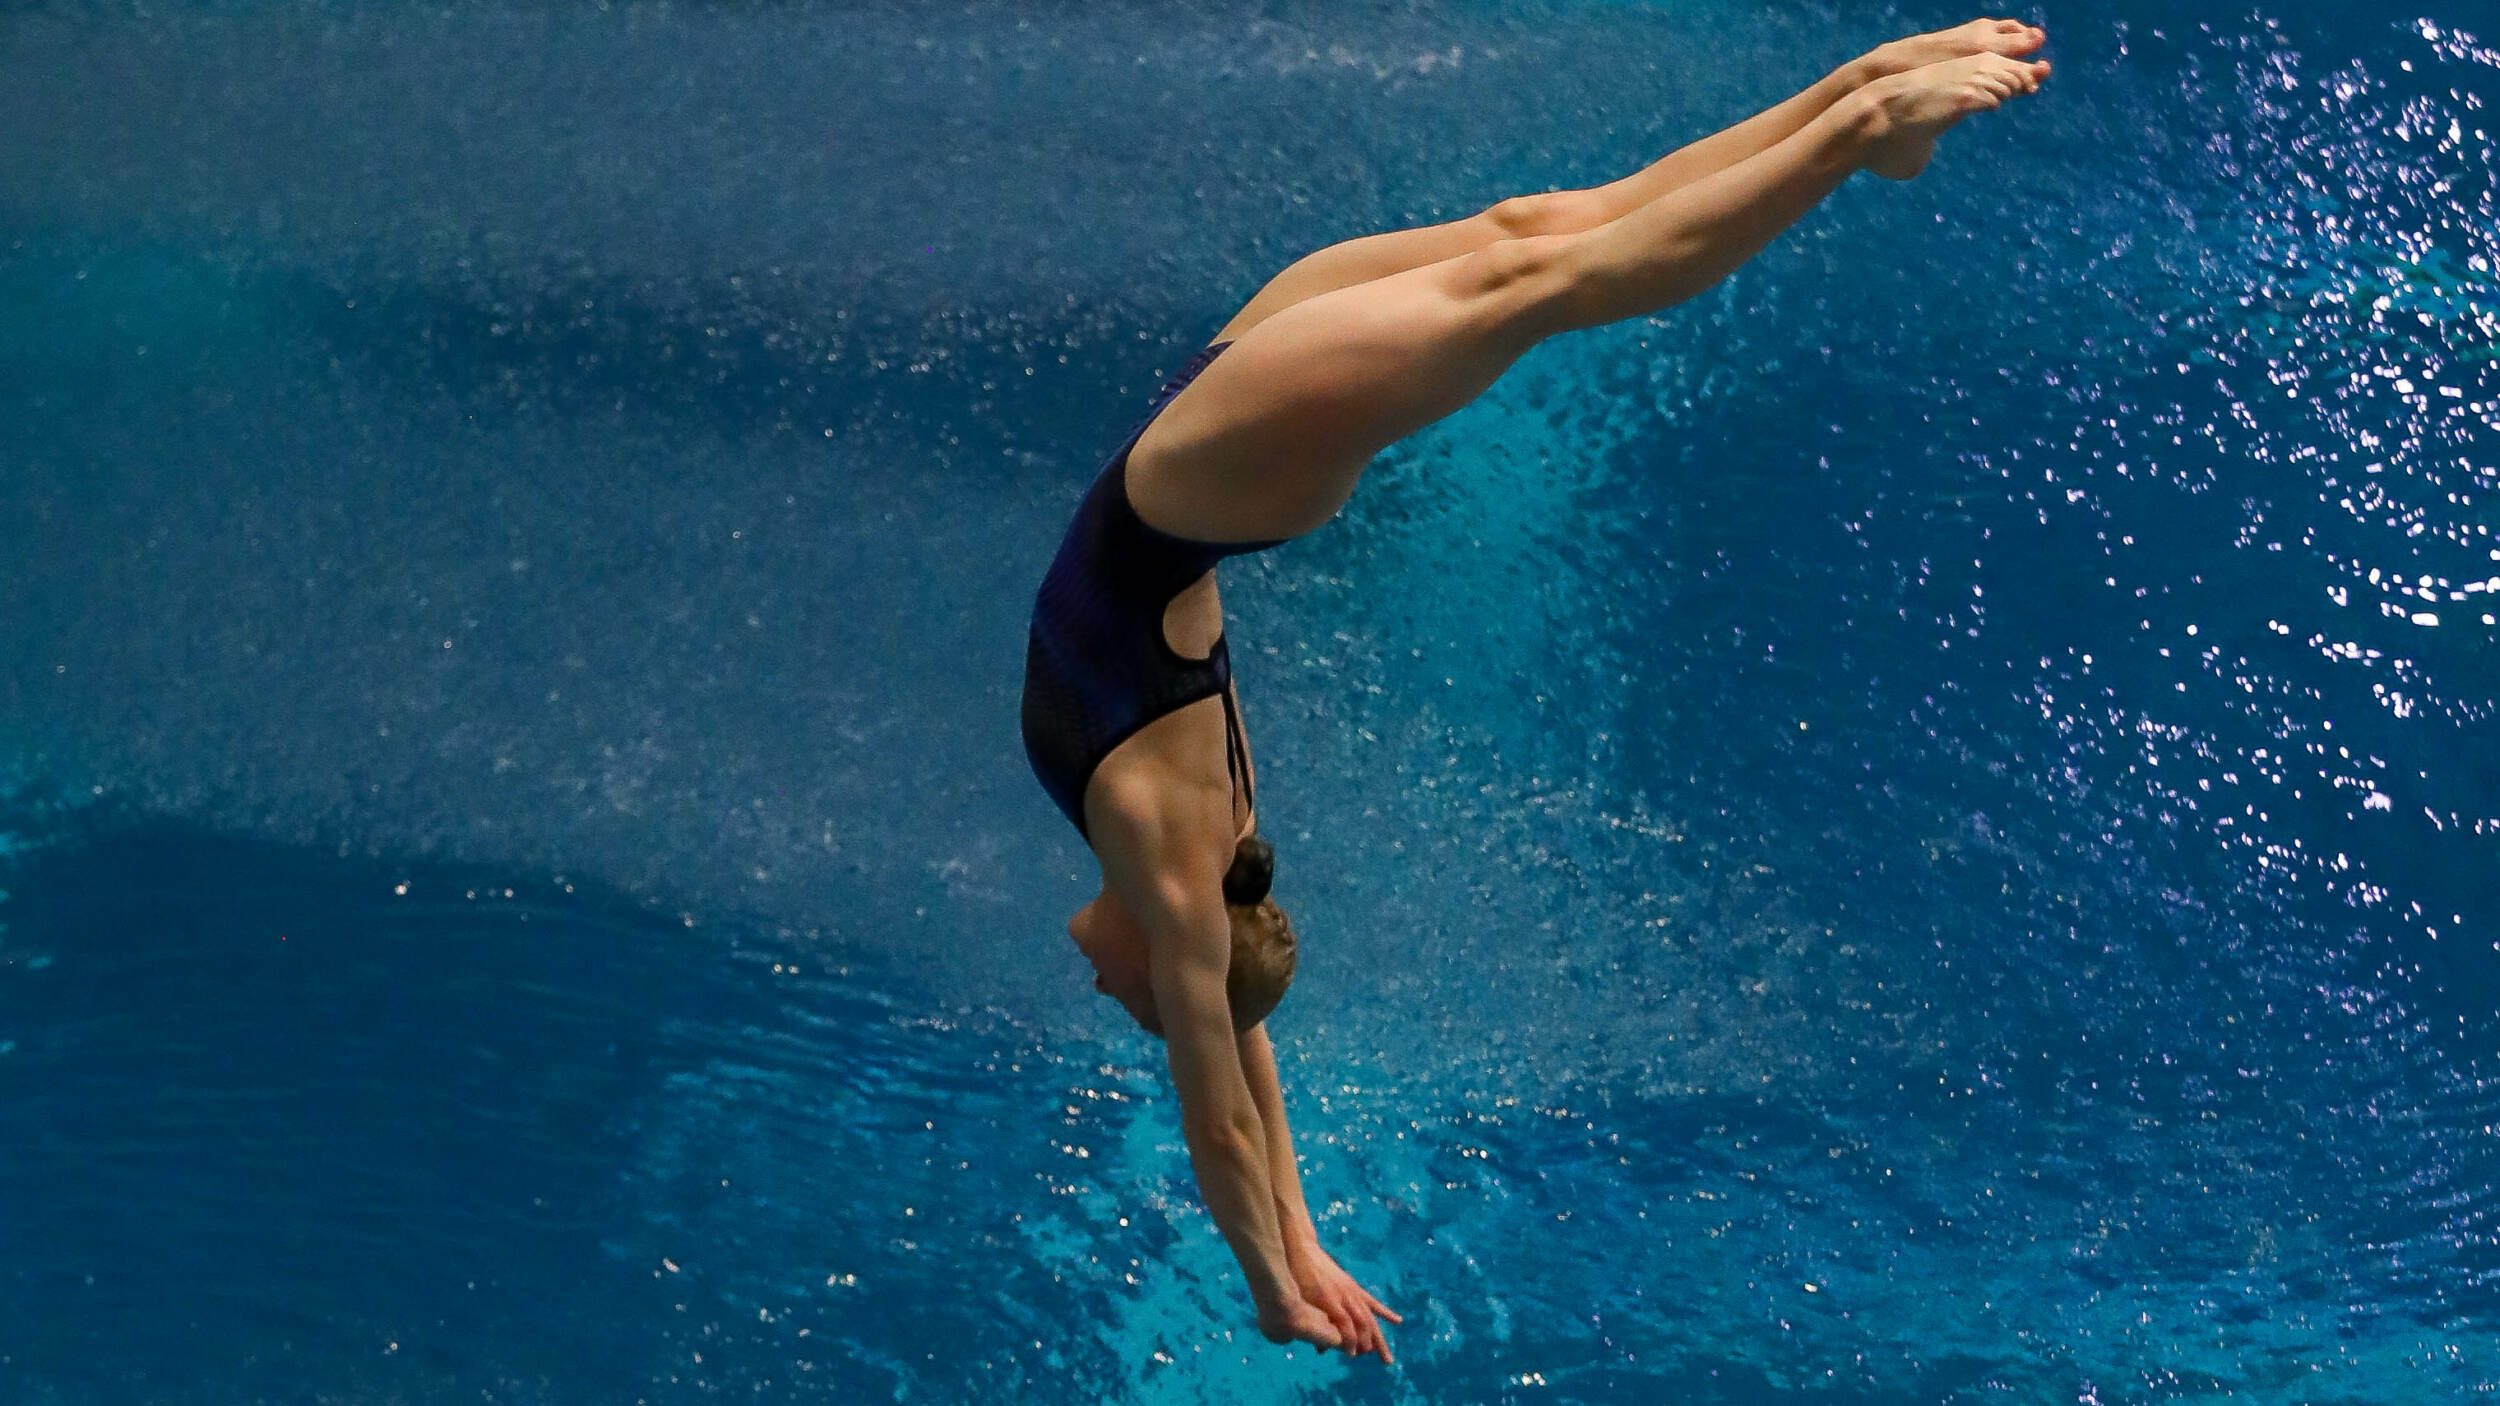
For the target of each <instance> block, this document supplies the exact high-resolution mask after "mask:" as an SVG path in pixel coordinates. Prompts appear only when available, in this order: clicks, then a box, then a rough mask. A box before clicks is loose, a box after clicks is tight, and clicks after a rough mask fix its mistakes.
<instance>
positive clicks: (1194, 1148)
mask: <svg viewBox="0 0 2500 1406" xmlns="http://www.w3.org/2000/svg"><path fill="white" fill-rule="evenodd" d="M1211 794H1213V795H1215V796H1216V797H1217V799H1216V800H1215V801H1213V802H1212V803H1210V804H1208V805H1206V806H1203V807H1202V806H1198V805H1195V804H1193V803H1192V802H1193V798H1192V797H1191V794H1190V788H1185V787H1180V786H1176V785H1172V784H1170V783H1169V782H1168V781H1166V782H1157V783H1154V784H1148V785H1144V786H1139V787H1135V788H1118V789H1116V790H1114V791H1113V792H1111V793H1110V795H1109V797H1107V798H1106V799H1105V801H1104V803H1103V804H1101V805H1099V806H1098V807H1095V808H1093V809H1090V810H1089V812H1088V813H1089V814H1090V815H1092V817H1093V821H1094V824H1093V832H1094V835H1093V838H1094V851H1095V854H1096V855H1097V857H1099V858H1100V859H1101V860H1102V868H1103V881H1104V883H1105V884H1106V885H1107V886H1108V887H1109V888H1110V889H1112V890H1113V892H1114V893H1116V894H1117V895H1118V897H1119V899H1120V901H1121V903H1122V904H1123V905H1125V906H1126V907H1127V908H1128V910H1129V912H1130V913H1131V914H1132V915H1134V916H1135V917H1136V919H1137V922H1138V926H1139V927H1141V928H1142V929H1144V931H1145V936H1146V947H1147V963H1146V967H1147V976H1148V979H1149V980H1150V981H1151V983H1152V984H1153V987H1154V999H1155V1013H1156V1017H1157V1020H1158V1023H1160V1024H1161V1025H1162V1027H1163V1031H1162V1034H1163V1044H1164V1052H1165V1054H1166V1055H1167V1056H1168V1057H1169V1059H1170V1060H1171V1064H1172V1085H1173V1089H1174V1091H1175V1092H1176V1093H1177V1094H1178V1095H1179V1097H1180V1105H1181V1137H1182V1140H1183V1141H1184V1142H1186V1143H1187V1144H1188V1147H1189V1163H1190V1169H1191V1171H1193V1172H1195V1173H1196V1174H1197V1178H1198V1191H1199V1194H1200V1195H1201V1196H1203V1197H1204V1198H1205V1199H1206V1203H1207V1211H1208V1213H1209V1214H1210V1215H1211V1216H1213V1217H1214V1219H1215V1225H1216V1229H1218V1230H1219V1231H1221V1232H1223V1235H1224V1241H1225V1243H1226V1244H1227V1245H1229V1246H1230V1247H1231V1248H1232V1252H1233V1258H1234V1259H1236V1260H1238V1261H1240V1263H1241V1272H1242V1276H1243V1277H1244V1278H1245V1279H1247V1280H1248V1281H1249V1285H1250V1296H1251V1299H1252V1301H1253V1302H1254V1303H1256V1305H1257V1306H1258V1315H1259V1331H1260V1332H1261V1333H1263V1334H1265V1335H1266V1336H1267V1338H1268V1339H1269V1340H1270V1341H1272V1342H1287V1341H1291V1340H1293V1339H1296V1338H1299V1339H1302V1340H1304V1341H1307V1342H1311V1343H1314V1344H1317V1345H1319V1346H1322V1347H1335V1346H1337V1331H1336V1329H1335V1328H1334V1327H1333V1326H1332V1325H1331V1324H1330V1323H1329V1321H1328V1319H1327V1318H1326V1317H1325V1316H1324V1315H1322V1314H1321V1313H1320V1312H1319V1311H1318V1310H1316V1309H1314V1308H1312V1307H1311V1306H1310V1305H1309V1304H1306V1303H1304V1302H1303V1301H1302V1295H1301V1293H1300V1291H1299V1290H1298V1289H1296V1288H1295V1286H1294V1278H1293V1267H1292V1265H1291V1264H1290V1263H1288V1262H1287V1260H1286V1258H1285V1245H1284V1235H1283V1232H1282V1230H1281V1229H1280V1228H1279V1227H1278V1225H1277V1223H1276V1201H1275V1193H1274V1190H1273V1189H1272V1188H1271V1187H1270V1186H1269V1184H1268V1171H1267V1169H1268V1156H1267V1138H1266V1132H1265V1129H1264V1128H1263V1126H1262V1125H1261V1122H1260V1119H1259V1110H1258V1105H1257V1104H1256V1103H1254V1102H1252V1101H1251V1098H1250V1088H1249V1085H1248V1084H1246V1083H1245V1082H1243V1079H1242V1073H1241V1056H1240V1053H1239V1051H1238V1050H1237V1049H1235V1047H1234V1043H1233V1014H1232V1008H1231V1006H1230V1005H1229V1004H1228V1003H1227V1002H1226V1000H1225V996H1224V977H1225V973H1226V971H1227V969H1228V968H1229V967H1230V965H1231V963H1232V925H1231V923H1230V921H1229V920H1228V919H1227V918H1226V916H1225V913H1224V874H1223V870H1222V867H1221V865H1222V863H1223V862H1225V860H1226V859H1228V857H1229V855H1230V853H1231V848H1232V847H1231V844H1230V841H1229V839H1228V837H1227V836H1226V835H1225V831H1226V830H1228V829H1229V828H1230V820H1231V816H1230V814H1229V810H1230V808H1229V806H1227V805H1225V804H1223V802H1222V799H1221V793H1211Z"/></svg>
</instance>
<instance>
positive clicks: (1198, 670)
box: [1023, 342, 1286, 841]
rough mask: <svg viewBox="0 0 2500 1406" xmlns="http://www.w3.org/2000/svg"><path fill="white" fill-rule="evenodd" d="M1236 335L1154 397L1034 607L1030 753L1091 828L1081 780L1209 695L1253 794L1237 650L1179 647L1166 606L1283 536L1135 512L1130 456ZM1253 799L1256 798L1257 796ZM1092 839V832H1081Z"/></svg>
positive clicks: (1067, 806)
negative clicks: (1153, 521) (1165, 520)
mask: <svg viewBox="0 0 2500 1406" xmlns="http://www.w3.org/2000/svg"><path fill="white" fill-rule="evenodd" d="M1231 345H1232V343H1230V342H1218V343H1216V344H1214V345H1213V346H1210V347H1206V348H1204V349H1202V350H1200V351H1199V352H1198V353H1197V354H1196V355H1194V356H1192V357H1191V358H1190V359H1189V360H1188V361H1187V362H1186V363H1184V364H1183V365H1182V366H1181V369H1180V370H1179V371H1177V372H1175V373H1173V375H1172V378H1171V379H1170V380H1168V381H1166V382H1164V384H1163V388H1162V389H1161V390H1159V391H1157V392H1156V393H1155V395H1154V398H1153V400H1152V401H1151V402H1149V404H1148V407H1147V411H1146V415H1145V418H1144V419H1141V420H1139V421H1138V422H1137V425H1136V427H1135V428H1134V429H1131V430H1130V431H1129V432H1128V436H1127V437H1126V438H1125V439H1124V440H1122V441H1121V443H1120V447H1119V448H1118V449H1116V450H1114V451H1113V452H1112V454H1111V457H1110V459H1109V460H1108V461H1106V462H1105V463H1104V465H1103V468H1102V471H1101V472H1100V473H1099V474H1097V475H1096V476H1095V478H1094V483H1093V486H1092V487H1091V488H1089V489H1087V490H1086V492H1085V499H1084V501H1083V502H1082V503H1079V504H1078V505H1077V510H1076V519H1075V521H1073V522H1071V523H1070V524H1069V525H1068V531H1067V535H1066V536H1065V537H1064V538H1062V539H1061V540H1060V543H1059V554H1058V556H1056V557H1055V558H1053V559H1052V561H1051V563H1050V571H1049V573H1048V574H1047V575H1045V576H1044V577H1043V578H1042V587H1041V591H1040V592H1039V593H1038V594H1037V595H1036V596H1035V598H1034V602H1033V625H1032V629H1031V631H1030V632H1029V634H1028V635H1027V637H1026V644H1025V656H1024V718H1023V726H1024V750H1025V755H1026V756H1027V757H1028V758H1030V759H1031V761H1032V763H1033V774H1034V775H1036V776H1038V777H1040V778H1041V782H1042V787H1043V789H1044V790H1046V791H1048V792H1050V798H1051V799H1052V800H1053V801H1056V802H1057V803H1058V805H1059V809H1060V810H1061V811H1063V812H1065V813H1066V814H1067V817H1068V819H1069V820H1070V821H1071V822H1072V823H1074V824H1075V826H1076V829H1077V833H1078V834H1080V835H1086V830H1085V786H1086V783H1087V782H1089V781H1091V780H1092V779H1093V776H1094V769H1095V768H1096V767H1099V766H1101V765H1102V760H1103V758H1105V757H1107V756H1109V755H1111V752H1112V749H1113V748H1115V747H1118V746H1119V745H1120V744H1121V743H1122V742H1125V741H1127V740H1128V739H1129V738H1130V737H1132V736H1134V735H1136V733H1137V732H1138V730H1139V729H1141V728H1143V727H1145V726H1146V725H1147V724H1148V723H1151V722H1153V721H1154V720H1156V719H1157V718H1161V717H1164V716H1166V715H1167V714H1170V713H1174V712H1178V711H1179V710H1180V709H1182V708H1185V707H1187V706H1189V705H1190V704H1192V703H1196V702H1198V701H1200V700H1201V699H1205V698H1222V699H1223V700H1224V752H1225V765H1226V768H1227V769H1228V770H1229V771H1231V773H1232V775H1233V777H1234V778H1235V782H1236V784H1237V785H1239V786H1240V787H1241V789H1242V791H1243V794H1244V795H1245V796H1247V795H1248V781H1249V749H1248V745H1247V744H1246V743H1245V742H1244V741H1243V740H1242V736H1241V720H1240V718H1239V716H1238V715H1237V714H1236V713H1235V712H1234V710H1233V702H1232V696H1231V694H1230V693H1229V692H1228V691H1227V690H1226V687H1225V686H1226V685H1227V684H1228V683H1230V682H1231V680H1232V672H1233V671H1232V655H1231V651H1230V650H1229V649H1228V648H1227V647H1226V645H1225V642H1224V637H1223V635H1222V634H1221V633H1218V634H1217V636H1216V639H1215V646H1214V648H1213V649H1211V650H1209V651H1208V653H1207V657H1205V658H1204V659H1191V658H1188V657H1186V656H1184V655H1182V654H1181V653H1179V652H1178V651H1176V650H1174V649H1173V648H1172V646H1171V644H1170V643H1169V642H1168V641H1166V640H1165V639H1164V637H1163V612H1164V610H1165V608H1166V607H1168V606H1169V605H1171V603H1172V598H1173V597H1174V596H1177V595H1179V594H1180V593H1181V592H1182V591H1183V590H1185V589H1187V588H1188V587H1189V585H1190V584H1191V583H1193V582H1195V581H1196V580H1197V579H1198V578H1199V577H1201V576H1204V575H1206V574H1207V572H1209V571H1211V570H1213V569H1214V567H1215V564H1216V563H1217V562H1219V561H1221V560H1223V559H1224V558H1225V557H1229V556H1240V555H1242V554H1244V553H1248V552H1260V551H1265V550H1267V549H1268V548H1270V547H1273V546H1276V545H1278V544H1279V543H1281V542H1283V541H1285V540H1286V539H1284V538H1278V539H1276V540H1275V541H1270V542H1200V541H1195V540H1193V539H1190V538H1187V537H1175V536H1173V535H1172V534H1170V533H1168V532H1164V531H1162V530H1160V529H1158V528H1155V527H1152V526H1150V525H1148V524H1147V522H1146V521H1145V520H1144V519H1143V518H1140V517H1139V516H1138V515H1137V510H1136V508H1135V507H1133V506H1132V505H1131V504H1130V502H1129V497H1128V456H1129V451H1130V450H1132V449H1134V448H1135V447H1136V446H1137V441H1138V440H1139V439H1140V438H1141V437H1142V436H1144V434H1145V433H1146V427H1147V426H1149V425H1151V424H1153V423H1154V419H1155V416H1156V415H1158V414H1161V413H1162V411H1163V408H1164V407H1165V406H1167V405H1169V404H1171V402H1172V398H1173V397H1175V396H1177V395H1179V394H1180V393H1181V391H1182V390H1183V389H1184V388H1185V387H1187V386H1188V384H1189V383H1190V382H1191V381H1193V380H1195V379H1197V376H1198V373H1199V372H1201V371H1204V370H1205V369H1206V368H1207V366H1208V365H1209V364H1210V363H1212V362H1213V361H1214V360H1215V358H1216V357H1217V356H1218V355H1220V354H1222V352H1223V350H1224V349H1225V348H1226V347H1229V346H1231ZM1251 800H1252V803H1253V804H1255V803H1256V798H1255V797H1253V798H1251ZM1086 838H1087V839H1088V840H1089V841H1090V840H1091V839H1092V836H1090V835H1086Z"/></svg>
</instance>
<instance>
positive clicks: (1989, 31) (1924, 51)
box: [1864, 20, 2049, 78]
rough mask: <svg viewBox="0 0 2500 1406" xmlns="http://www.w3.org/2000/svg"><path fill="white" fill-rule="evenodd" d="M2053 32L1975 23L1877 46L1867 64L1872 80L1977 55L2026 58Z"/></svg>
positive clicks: (2011, 22)
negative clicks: (2025, 56)
mask: <svg viewBox="0 0 2500 1406" xmlns="http://www.w3.org/2000/svg"><path fill="white" fill-rule="evenodd" d="M2048 39H2049V32H2048V31H2047V30H2045V29H2042V28H2040V27H2039V26H2037V25H2029V24H2025V23H2023V22H2022V21H2021V20H1972V21H1971V22H1970V23H1968V24H1960V25H1955V26H1954V27H1953V28H1951V29H1938V30H1933V31H1931V32H1929V33H1926V34H1913V35H1910V36H1909V37H1907V38H1905V39H1895V40H1893V41H1892V42H1891V43H1889V44H1883V45H1879V46H1877V47H1876V48H1875V49H1874V50H1873V51H1871V52H1870V53H1868V54H1867V56H1866V58H1865V60H1864V62H1865V65H1866V75H1867V77H1869V78H1886V77H1890V76H1891V75H1893V74H1896V73H1907V72H1909V71H1910V70H1911V69H1914V68H1925V67H1926V66H1927V65H1929V64H1931V63H1943V62H1944V61H1945V60H1947V59H1960V58H1968V57H1970V56H1971V55H1973V54H2003V55H2005V56H2006V57H2007V58H2021V57H2022V56H2023V55H2025V54H2028V53H2030V52H2032V51H2033V50H2035V49H2037V48H2039V47H2040V46H2041V45H2042V44H2045V43H2047V42H2048Z"/></svg>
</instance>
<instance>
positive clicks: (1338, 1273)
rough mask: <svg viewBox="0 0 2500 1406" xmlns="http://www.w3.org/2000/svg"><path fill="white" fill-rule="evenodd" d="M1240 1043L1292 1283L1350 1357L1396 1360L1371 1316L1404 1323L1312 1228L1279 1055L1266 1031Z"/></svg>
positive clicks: (1257, 1030) (1259, 1028) (1245, 1037)
mask: <svg viewBox="0 0 2500 1406" xmlns="http://www.w3.org/2000/svg"><path fill="white" fill-rule="evenodd" d="M1238 1045H1239V1048H1240V1051H1241V1073H1242V1077H1243V1078H1244V1079H1245V1080H1247V1081H1248V1083H1249V1085H1250V1098H1251V1101H1252V1102H1254V1103H1256V1104H1257V1105H1258V1109H1259V1121H1260V1123H1261V1124H1263V1125H1264V1126H1265V1128H1266V1130H1267V1161H1268V1170H1267V1179H1268V1184H1269V1186H1271V1187H1272V1188H1274V1190H1275V1194H1276V1224H1277V1228H1278V1229H1279V1230H1280V1231H1282V1232H1283V1234H1284V1237H1285V1261H1286V1263H1287V1264H1288V1265H1289V1266H1291V1268H1292V1270H1293V1277H1294V1284H1295V1286H1296V1287H1298V1288H1299V1289H1300V1290H1301V1291H1302V1298H1303V1300H1304V1301H1305V1302H1307V1303H1309V1304H1310V1305H1311V1306H1312V1307H1314V1308H1317V1309H1318V1310H1319V1311H1320V1312H1322V1313H1324V1314H1326V1315H1328V1320H1329V1321H1330V1322H1331V1323H1333V1324H1335V1325H1336V1327H1337V1332H1338V1333H1339V1334H1340V1335H1341V1336H1342V1337H1343V1338H1344V1339H1345V1350H1346V1351H1347V1352H1348V1353H1349V1354H1351V1355H1353V1356H1356V1357H1360V1356H1362V1355H1363V1354H1364V1353H1367V1352H1376V1353H1378V1354H1380V1360H1381V1361H1382V1362H1383V1363H1391V1362H1395V1361H1396V1360H1397V1359H1396V1358H1395V1357H1393V1356H1391V1355H1390V1353H1389V1340H1388V1338H1387V1336H1386V1335H1384V1334H1383V1333H1382V1332H1381V1331H1380V1324H1379V1322H1378V1321H1377V1320H1376V1319H1375V1318H1373V1316H1372V1315H1374V1314H1378V1315H1380V1317H1382V1318H1386V1319H1388V1320H1389V1321H1390V1322H1392V1323H1403V1322H1405V1321H1406V1320H1405V1319H1403V1318H1400V1317H1399V1316H1398V1315H1397V1314H1396V1313H1395V1312H1394V1311H1392V1310H1391V1309H1390V1307H1389V1306H1388V1305H1387V1304H1384V1303H1382V1302H1381V1301H1380V1300H1378V1299H1376V1298H1373V1297H1372V1295H1371V1291H1370V1290H1368V1289H1365V1288H1364V1287H1363V1286H1362V1285H1360V1284H1357V1283H1355V1282H1354V1276H1352V1275H1350V1274H1348V1273H1346V1272H1345V1271H1344V1270H1343V1269H1341V1268H1339V1267H1338V1265H1337V1262H1336V1261H1335V1260H1334V1259H1332V1258H1330V1257H1329V1254H1328V1252H1327V1251H1326V1250H1323V1249H1321V1248H1320V1245H1319V1231H1318V1229H1317V1228H1316V1227H1314V1226H1313V1225H1312V1224H1311V1212H1310V1208H1309V1207H1308V1206H1306V1205H1304V1204H1303V1201H1302V1173H1301V1170H1300V1168H1299V1167H1298V1166H1297V1165H1296V1162H1297V1159H1296V1158H1295V1156H1294V1151H1293V1129H1292V1128H1291V1127H1289V1126H1287V1124H1286V1122H1285V1092H1284V1089H1283V1087H1282V1086H1281V1085H1280V1084H1279V1083H1278V1082H1277V1078H1276V1052H1275V1050H1274V1048H1273V1047H1272V1046H1270V1045H1269V1043H1268V1039H1267V1027H1266V1026H1265V1025H1258V1026H1254V1027H1252V1028H1251V1030H1250V1031H1249V1032H1248V1033H1246V1034H1244V1035H1243V1036H1242V1037H1241V1038H1240V1040H1239V1041H1238Z"/></svg>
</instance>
